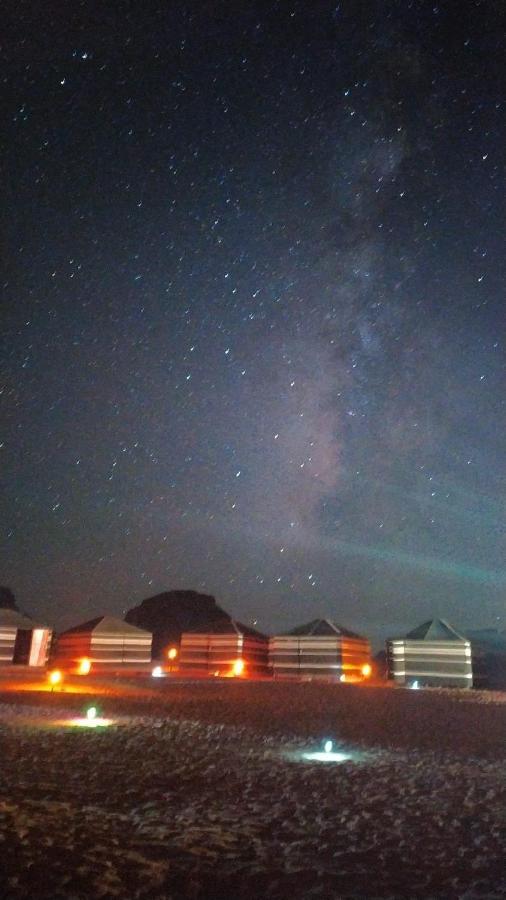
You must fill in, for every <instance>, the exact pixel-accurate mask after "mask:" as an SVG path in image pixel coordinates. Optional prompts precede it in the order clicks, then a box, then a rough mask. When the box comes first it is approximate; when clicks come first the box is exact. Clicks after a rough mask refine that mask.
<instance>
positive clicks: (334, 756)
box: [302, 741, 352, 763]
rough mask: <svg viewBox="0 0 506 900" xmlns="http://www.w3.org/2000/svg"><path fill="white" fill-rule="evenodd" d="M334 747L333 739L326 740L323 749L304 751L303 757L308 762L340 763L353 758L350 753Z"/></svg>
mask: <svg viewBox="0 0 506 900" xmlns="http://www.w3.org/2000/svg"><path fill="white" fill-rule="evenodd" d="M333 747H334V745H333V743H332V741H325V743H324V745H323V751H322V750H316V751H313V752H311V753H302V759H303V760H305V761H307V762H323V763H340V762H345V761H346V760H347V759H351V758H352V756H351V754H350V753H339V752H338V751H337V750H334V749H333Z"/></svg>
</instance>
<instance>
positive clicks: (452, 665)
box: [387, 639, 473, 688]
mask: <svg viewBox="0 0 506 900" xmlns="http://www.w3.org/2000/svg"><path fill="white" fill-rule="evenodd" d="M387 658H388V673H389V677H390V678H392V679H393V680H394V681H395V682H397V683H398V684H409V683H411V682H413V681H418V683H419V684H422V685H428V686H433V687H465V688H467V687H472V684H473V673H472V662H471V644H470V642H469V641H464V640H462V641H439V640H438V641H411V640H408V639H399V640H392V641H387Z"/></svg>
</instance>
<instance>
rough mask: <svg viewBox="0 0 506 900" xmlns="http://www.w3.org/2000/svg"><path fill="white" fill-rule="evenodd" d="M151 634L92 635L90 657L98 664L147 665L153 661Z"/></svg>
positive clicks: (119, 633) (118, 633)
mask: <svg viewBox="0 0 506 900" xmlns="http://www.w3.org/2000/svg"><path fill="white" fill-rule="evenodd" d="M152 640H153V638H152V635H151V634H145V635H144V634H142V633H139V634H138V635H137V634H126V633H122V632H117V634H111V633H107V634H100V632H99V631H97V632H94V633H93V634H92V636H91V646H90V653H89V657H90V660H91V662H92V663H96V664H98V665H114V664H115V663H121V664H122V665H139V664H142V665H145V664H148V663H150V662H151V643H152Z"/></svg>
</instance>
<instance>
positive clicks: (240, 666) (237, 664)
mask: <svg viewBox="0 0 506 900" xmlns="http://www.w3.org/2000/svg"><path fill="white" fill-rule="evenodd" d="M232 672H233V674H234V675H235V676H236V678H237V677H239V676H240V675H243V674H244V660H243V659H236V660H235V661H234V664H233V666H232Z"/></svg>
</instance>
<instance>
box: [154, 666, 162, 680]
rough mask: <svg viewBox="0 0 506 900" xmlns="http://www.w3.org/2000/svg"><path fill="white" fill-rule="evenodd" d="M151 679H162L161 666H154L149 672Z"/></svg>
mask: <svg viewBox="0 0 506 900" xmlns="http://www.w3.org/2000/svg"><path fill="white" fill-rule="evenodd" d="M151 675H152V677H153V678H163V669H162V667H161V666H155V667H154V669H153V671H152V672H151Z"/></svg>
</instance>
